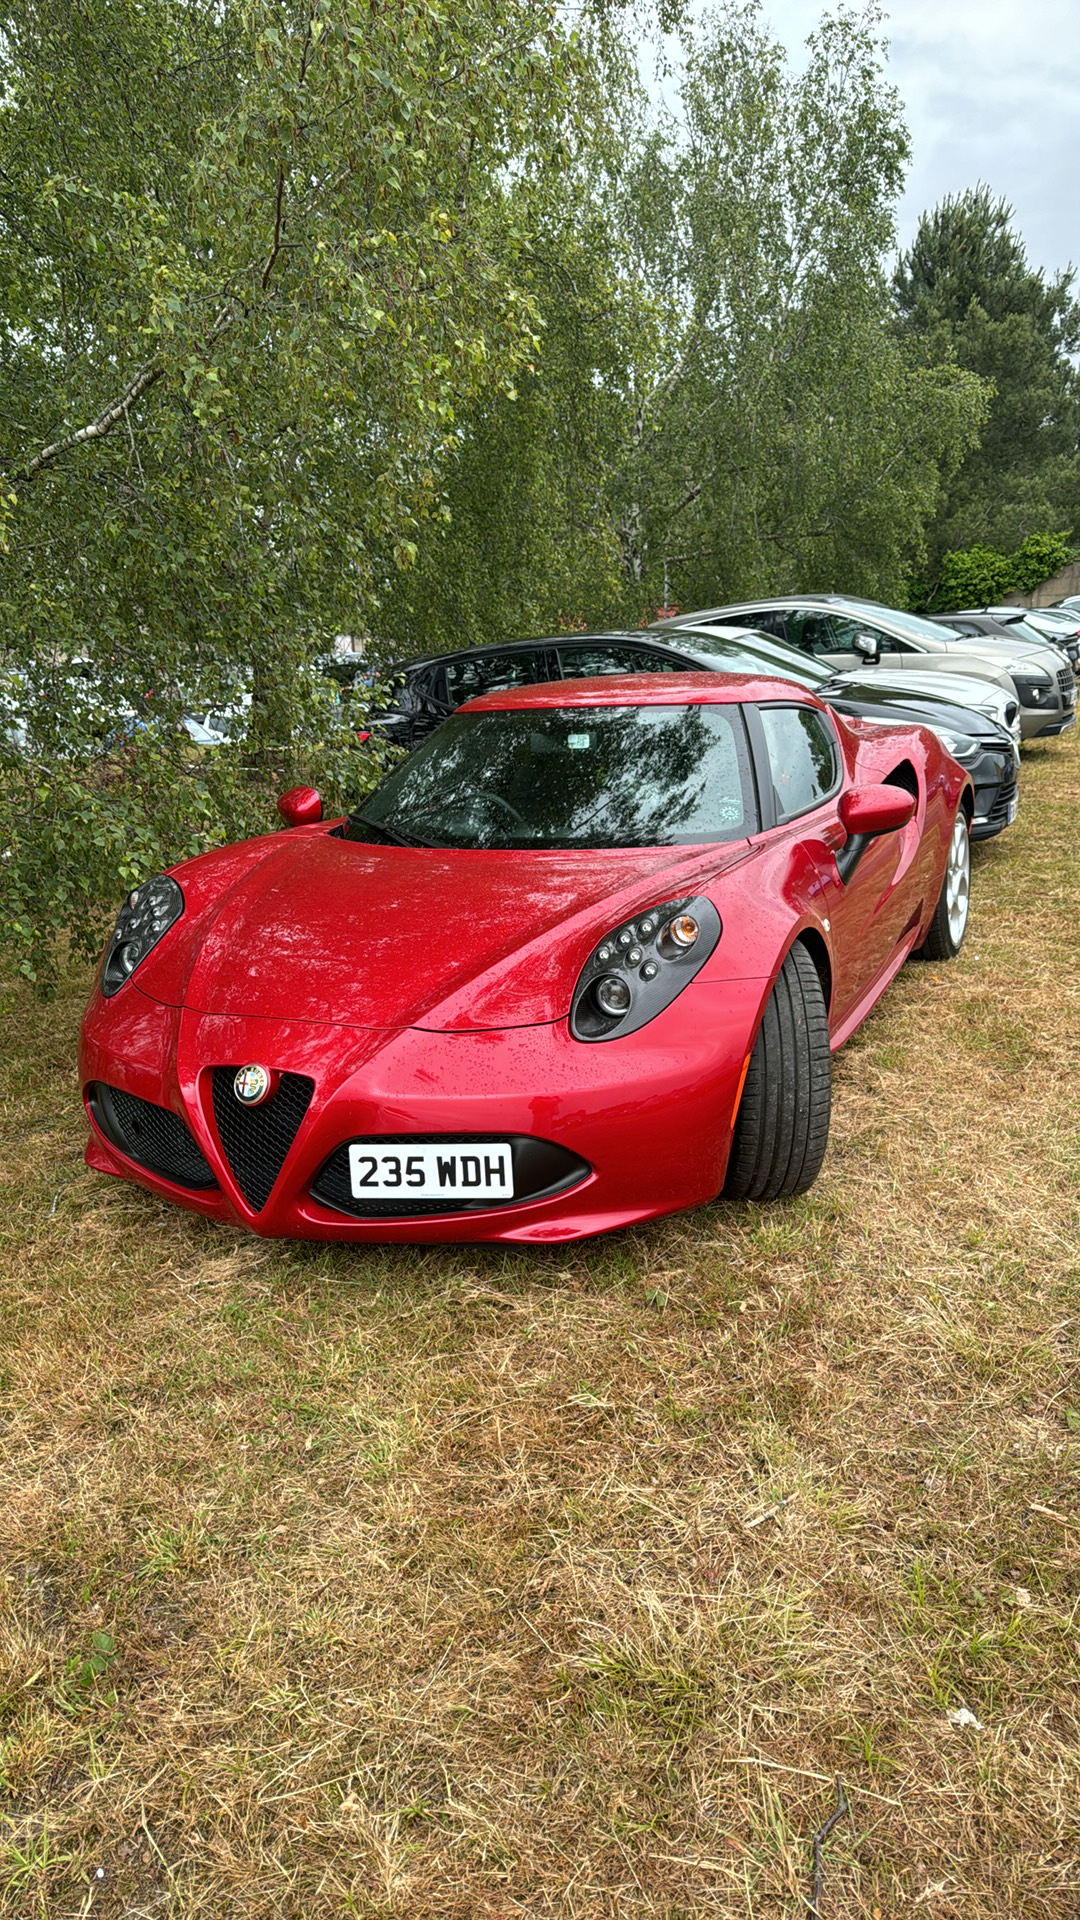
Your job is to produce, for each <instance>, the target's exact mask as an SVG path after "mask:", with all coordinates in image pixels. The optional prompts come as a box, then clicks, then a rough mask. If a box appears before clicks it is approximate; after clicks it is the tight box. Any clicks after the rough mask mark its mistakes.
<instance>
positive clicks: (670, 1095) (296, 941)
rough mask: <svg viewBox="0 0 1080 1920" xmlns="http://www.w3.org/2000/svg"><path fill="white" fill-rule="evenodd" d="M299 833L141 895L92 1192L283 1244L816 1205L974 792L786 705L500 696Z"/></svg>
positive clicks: (923, 751) (777, 698)
mask: <svg viewBox="0 0 1080 1920" xmlns="http://www.w3.org/2000/svg"><path fill="white" fill-rule="evenodd" d="M280 805H281V811H282V814H283V817H284V818H285V819H286V820H287V821H290V822H295V823H297V825H296V830H295V831H293V832H290V833H279V834H270V835H265V836H263V837H261V838H259V839H256V840H249V841H246V842H244V843H241V844H240V845H238V846H231V847H222V848H218V849H216V850H215V851H213V852H211V853H206V854H202V855H201V856H199V857H197V858H195V859H192V860H187V861H185V862H183V863H182V864H181V865H180V866H178V867H176V868H175V869H173V870H172V872H170V873H168V874H159V875H158V876H157V877H156V878H154V879H151V880H148V881H146V882H145V883H144V884H143V885H142V886H140V887H137V888H136V889H135V890H134V892H133V893H132V894H130V895H129V896H128V898H127V900H126V901H125V903H124V905H123V906H122V907H121V909H120V913H119V915H118V918H117V922H116V927H115V930H114V932H113V934H112V936H111V938H110V940H109V943H108V946H107V949H106V952H105V955H104V959H103V963H102V967H101V972H100V976H99V980H98V983H97V985H96V987H95V989H94V992H93V995H92V998H91V1001H90V1005H89V1007H88V1009H87V1012H86V1016H85V1019H84V1022H83V1028H82V1037H81V1045H80V1056H79V1072H80V1084H81V1087H82V1092H83V1098H84V1102H85V1106H86V1112H87V1115H88V1118H89V1122H90V1127H91V1136H92V1137H91V1140H90V1143H89V1145H88V1148H87V1160H88V1162H89V1164H90V1165H91V1166H92V1167H95V1168H97V1169H98V1170H100V1171H102V1172H106V1173H111V1174H115V1175H119V1176H121V1177H122V1178H126V1179H130V1180H135V1181H137V1182H139V1183H140V1184H142V1185H143V1186H146V1187H148V1188H150V1189H151V1191H153V1192H155V1193H157V1194H160V1195H163V1196H165V1197H167V1198H169V1199H171V1200H174V1201H176V1202H178V1203H179V1204H181V1205H184V1206H188V1207H192V1208H194V1209H196V1210H197V1211H199V1212H201V1213H203V1214H206V1215H209V1216H211V1217H213V1218H215V1219H219V1220H228V1221H233V1222H238V1223H240V1224H242V1225H244V1226H246V1227H248V1228H250V1229H251V1230H253V1231H254V1232H256V1233H259V1234H263V1235H271V1236H274V1235H278V1236H281V1235H284V1236H291V1237H298V1238H305V1239H327V1240H332V1239H348V1240H357V1241H373V1240H374V1241H378V1240H419V1241H432V1240H451V1241H453V1240H467V1241H475V1240H496V1241H524V1242H527V1243H533V1244H540V1245H549V1244H551V1243H552V1242H554V1241H561V1240H574V1239H577V1238H579V1237H580V1236H582V1235H585V1234H595V1233H600V1232H605V1231H607V1230H609V1229H611V1228H615V1227H622V1226H626V1225H628V1224H631V1223H633V1222H635V1221H641V1220H649V1219H652V1218H655V1217H656V1216H658V1215H661V1214H665V1213H670V1212H673V1211H676V1210H677V1209H679V1208H682V1207H691V1206H697V1205H700V1204H702V1203H703V1202H706V1201H710V1200H712V1199H714V1198H715V1197H716V1196H717V1194H718V1193H719V1192H720V1191H721V1190H723V1191H724V1192H725V1193H726V1194H727V1195H729V1196H731V1197H734V1198H743V1197H750V1198H752V1199H756V1200H772V1199H776V1198H779V1197H781V1196H782V1195H786V1194H792V1193H799V1192H802V1191H804V1190H805V1189H806V1188H807V1187H809V1186H810V1185H811V1184H812V1182H813V1180H814V1179H815V1177H816V1175H817V1172H818V1169H819V1167H820V1165H821V1161H822V1158H823V1155H824V1152H825V1147H826V1141H827V1136H828V1127H829V1106H830V1076H831V1069H830V1056H831V1053H832V1052H833V1051H835V1050H836V1048H838V1047H840V1046H841V1045H842V1044H843V1043H844V1041H845V1040H846V1039H847V1038H848V1036H849V1035H850V1034H851V1033H852V1032H853V1031H854V1030H855V1028H856V1027H857V1026H858V1025H859V1023H860V1022H861V1021H862V1020H863V1019H864V1018H865V1016H866V1014H867V1013H868V1012H869V1010H870V1008H871V1007H872V1006H873V1005H874V1004H875V1002H876V1001H877V1000H878V998H879V997H880V995H881V993H882V992H883V991H884V989H885V987H886V985H887V983H888V982H889V981H890V980H891V979H892V978H893V977H894V975H895V974H896V972H897V971H898V969H899V967H900V966H901V965H902V963H903V961H904V960H905V959H906V958H907V956H908V955H909V954H910V953H912V952H914V951H921V952H922V953H924V954H925V955H926V956H928V957H930V958H934V959H939V960H945V959H949V958H951V957H952V956H953V955H955V954H956V953H957V952H958V951H959V949H960V946H961V943H962V941H963V938H964V931H965V927H966V924H967V915H968V894H969V875H970V856H969V846H968V822H969V819H970V816H971V809H972V794H971V782H970V780H969V779H968V776H967V774H966V773H965V772H964V771H963V769H962V768H961V767H960V766H958V764H957V762H956V761H955V760H954V759H953V758H952V757H951V756H950V755H949V754H947V753H946V751H945V749H944V748H943V747H942V746H941V744H940V742H939V741H938V740H937V739H935V737H934V735H933V734H931V733H930V732H928V731H927V730H926V729H925V728H921V727H915V728H911V727H882V726H877V727H875V726H868V725H867V724H866V723H865V722H862V721H857V720H851V721H848V720H843V719H841V718H840V717H839V716H838V715H836V714H833V713H831V712H830V711H829V709H828V708H827V707H825V706H824V705H823V703H822V702H821V701H819V700H817V699H816V698H815V696H814V695H813V694H812V693H809V692H807V691H806V690H805V689H804V688H802V687H797V686H794V685H785V684H784V683H782V682H779V681H777V680H774V679H764V678H762V679H751V678H736V677H732V676H728V675H721V674H716V673H712V674H705V673H698V674H685V675H683V674H680V675H676V674H672V675H670V676H665V677H661V676H659V675H657V674H649V675H642V676H640V677H629V678H625V677H621V678H619V679H618V680H612V679H596V680H584V681H575V682H572V683H569V682H568V683H562V684H556V685H550V684H548V685H538V686H530V687H522V686H518V687H513V688H510V689H507V690H504V691H502V692H499V693H489V694H487V695H486V696H484V697H482V698H481V699H479V700H476V701H472V702H470V703H469V704H468V705H467V706H466V707H465V709H464V710H463V711H461V712H459V713H456V714H455V715H454V716H453V717H452V718H451V719H450V720H448V721H447V723H446V725H445V726H443V727H440V728H438V729H436V730H435V731H434V732H433V733H432V734H431V735H430V736H429V738H428V739H426V740H425V741H424V742H423V743H422V745H421V746H420V747H418V748H417V749H416V751H415V752H414V753H412V754H410V755H409V756H408V758H407V759H405V760H404V761H403V762H402V763H400V764H399V765H398V766H397V767H396V768H395V769H394V770H393V772H392V773H390V774H389V775H388V776H387V778H385V779H384V780H383V781H382V782H381V783H380V785H379V786H378V787H376V788H375V790H374V792H372V793H370V794H368V795H366V796H365V798H364V800H363V801H362V803H361V805H360V806H359V807H358V808H357V809H356V811H355V812H353V813H352V814H351V815H350V816H349V818H348V819H347V820H340V821H336V822H333V823H328V822H325V821H323V820H322V818H321V813H322V808H321V802H320V801H319V797H318V795H317V794H315V793H314V792H313V791H312V790H311V789H310V788H302V789H298V790H294V791H293V792H292V793H291V794H288V795H284V796H283V798H282V801H281V803H280Z"/></svg>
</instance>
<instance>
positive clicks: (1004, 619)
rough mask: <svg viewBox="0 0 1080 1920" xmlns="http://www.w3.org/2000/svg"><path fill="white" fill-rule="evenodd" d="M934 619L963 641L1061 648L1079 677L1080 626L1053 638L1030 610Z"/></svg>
mask: <svg viewBox="0 0 1080 1920" xmlns="http://www.w3.org/2000/svg"><path fill="white" fill-rule="evenodd" d="M930 618H931V619H932V620H933V621H934V622H935V623H936V624H937V625H940V626H942V627H945V628H947V630H948V631H949V632H950V633H958V634H960V635H961V637H962V638H963V637H964V636H965V635H969V634H970V635H974V636H975V637H976V638H978V637H979V636H980V635H982V634H985V635H987V636H988V638H990V639H992V640H993V639H999V640H1011V641H1012V642H1013V643H1014V644H1015V643H1016V642H1019V643H1020V644H1021V645H1025V644H1026V645H1031V646H1036V647H1042V646H1045V645H1047V643H1049V645H1050V646H1052V647H1056V648H1057V651H1058V652H1059V653H1060V654H1061V655H1062V657H1063V659H1066V660H1068V662H1069V664H1070V666H1071V667H1072V668H1073V672H1074V676H1075V671H1076V666H1077V663H1078V661H1080V622H1078V623H1077V625H1076V628H1075V632H1074V633H1072V634H1070V631H1069V629H1068V627H1064V628H1059V629H1058V631H1057V633H1056V634H1051V633H1049V632H1048V631H1046V627H1045V623H1043V624H1037V623H1036V621H1035V619H1034V618H1033V616H1032V615H1031V613H1030V612H1029V611H1028V609H1027V607H964V608H962V609H959V610H957V611H956V612H955V613H935V614H931V616H930Z"/></svg>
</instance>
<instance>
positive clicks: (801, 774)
mask: <svg viewBox="0 0 1080 1920" xmlns="http://www.w3.org/2000/svg"><path fill="white" fill-rule="evenodd" d="M760 711H761V724H762V727H763V729H764V733H765V745H766V747H767V749H768V754H769V768H770V771H771V773H772V783H773V798H774V800H775V802H776V812H777V817H778V819H779V820H780V821H781V822H783V821H785V820H793V819H794V818H795V816H796V814H800V813H808V812H809V811H810V809H811V807H817V806H820V805H821V802H822V801H823V800H825V799H826V798H827V797H828V795H829V794H830V793H831V792H832V790H833V788H834V787H835V785H836V781H837V775H838V773H839V766H838V763H837V754H836V743H835V741H834V738H833V732H832V728H831V727H830V726H829V725H828V722H827V721H826V720H825V719H824V717H823V715H821V714H820V713H814V712H813V711H812V710H811V709H810V708H809V707H762V708H761V709H760Z"/></svg>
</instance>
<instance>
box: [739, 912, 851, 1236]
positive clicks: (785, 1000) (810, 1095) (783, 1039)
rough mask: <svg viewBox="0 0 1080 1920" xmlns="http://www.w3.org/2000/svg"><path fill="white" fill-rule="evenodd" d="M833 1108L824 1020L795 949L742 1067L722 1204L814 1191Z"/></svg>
mask: <svg viewBox="0 0 1080 1920" xmlns="http://www.w3.org/2000/svg"><path fill="white" fill-rule="evenodd" d="M831 1106H832V1055H831V1053H830V1050H829V1016H828V1012H827V1010H826V1006H825V995H824V993H823V992H822V989H821V981H820V980H819V978H818V971H817V968H816V967H815V965H814V963H813V961H812V960H811V958H810V955H809V954H808V953H807V951H806V948H805V947H803V946H798V945H796V946H794V947H792V949H791V952H790V953H789V954H788V956H787V959H786V960H785V961H784V964H783V966H782V967H781V969H780V972H779V975H778V977H777V981H776V985H775V986H774V988H773V990H772V993H771V994H770V995H769V1000H768V1004H767V1006H766V1008H765V1011H764V1013H763V1014H762V1016H761V1025H760V1027H759V1028H758V1036H757V1039H756V1040H755V1042H754V1051H753V1053H752V1054H751V1056H750V1065H749V1067H748V1068H747V1073H746V1084H745V1086H744V1087H743V1096H742V1101H741V1103H740V1106H739V1113H738V1118H737V1120H736V1122H735V1137H734V1139H733V1140H732V1143H731V1157H730V1159H729V1161H728V1170H727V1179H726V1180H725V1181H724V1197H725V1199H729V1200H781V1199H783V1198H784V1197H785V1196H786V1195H787V1194H791V1193H805V1192H806V1189H807V1187H810V1186H813V1183H814V1181H815V1180H816V1179H817V1176H818V1173H819V1171H820V1168H821V1163H822V1161H823V1160H824V1158H825V1148H826V1146H827V1145H828V1140H829V1112H830V1108H831Z"/></svg>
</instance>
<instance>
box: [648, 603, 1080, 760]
mask: <svg viewBox="0 0 1080 1920" xmlns="http://www.w3.org/2000/svg"><path fill="white" fill-rule="evenodd" d="M713 624H716V625H732V626H753V627H756V628H758V630H759V631H761V632H765V633H771V634H774V635H775V636H776V638H777V639H778V640H786V641H788V642H789V644H792V645H794V646H797V647H800V648H801V649H802V650H803V652H804V653H809V654H811V655H812V656H813V657H814V659H816V660H820V661H821V662H822V663H823V664H824V665H828V666H832V667H838V668H845V667H859V668H861V669H866V668H871V669H873V668H876V667H881V668H883V669H887V671H888V672H889V673H890V674H895V673H897V672H900V673H903V674H904V675H905V676H906V675H907V674H919V675H920V676H921V675H923V674H927V673H930V674H938V673H948V674H950V675H952V674H957V673H961V674H965V675H969V676H974V677H975V678H977V679H982V680H991V681H994V682H995V683H996V684H997V685H998V686H999V687H1002V688H1004V689H1006V690H1007V691H1008V692H1009V693H1010V694H1015V696H1016V698H1017V700H1018V702H1019V706H1020V730H1021V734H1022V736H1023V738H1024V739H1025V740H1038V739H1045V738H1046V737H1047V736H1048V735H1051V734H1055V733H1064V731H1065V729H1066V727H1071V726H1072V725H1073V723H1074V721H1075V719H1076V679H1075V676H1074V674H1073V670H1072V668H1071V666H1069V664H1068V662H1067V661H1065V660H1063V659H1062V656H1061V654H1060V653H1059V652H1058V650H1057V648H1056V647H1053V646H1051V645H1049V643H1044V644H1042V645H1039V646H1036V645H1034V644H1033V643H1032V642H1030V641H1028V640H1027V639H1023V640H1017V641H1015V642H1014V641H1013V640H1012V639H1009V638H1008V637H1006V636H1002V637H1001V638H1000V639H999V638H991V637H990V636H988V635H985V634H979V635H967V636H964V637H961V635H960V634H958V633H954V632H953V631H952V629H951V628H949V627H943V626H940V625H939V624H938V623H937V622H936V621H934V620H924V619H922V618H921V617H920V615H919V614H916V613H905V612H903V611H902V610H901V609H899V608H896V607H882V606H878V604H877V603H876V602H875V601H873V600H859V599H856V598H849V597H847V596H845V595H843V594H837V593H803V594H790V595H783V596H781V597H778V598H776V599H770V600H748V601H740V602H739V604H738V605H732V606H726V607H710V608H708V609H707V611H705V612H703V613H692V614H689V613H688V614H680V615H677V616H676V618H675V619H673V620H663V621H657V622H656V623H655V626H654V628H653V629H652V630H653V631H654V632H656V633H663V634H665V635H666V636H668V637H669V638H670V637H671V636H672V634H673V632H674V631H675V630H676V629H677V628H678V627H679V626H688V625H694V626H702V625H713Z"/></svg>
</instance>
